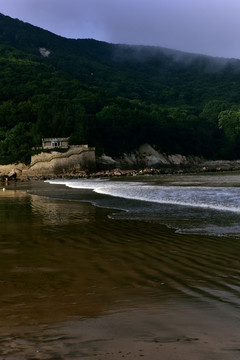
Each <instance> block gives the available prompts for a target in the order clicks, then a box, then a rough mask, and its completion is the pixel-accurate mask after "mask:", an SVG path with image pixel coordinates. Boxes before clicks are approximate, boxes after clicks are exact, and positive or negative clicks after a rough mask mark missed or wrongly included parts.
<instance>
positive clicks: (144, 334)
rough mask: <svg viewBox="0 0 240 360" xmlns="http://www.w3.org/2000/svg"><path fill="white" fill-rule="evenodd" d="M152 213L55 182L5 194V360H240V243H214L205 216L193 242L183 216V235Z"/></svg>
mask: <svg viewBox="0 0 240 360" xmlns="http://www.w3.org/2000/svg"><path fill="white" fill-rule="evenodd" d="M138 180H139V179H138ZM169 180H170V181H169ZM183 180H184V181H186V182H188V186H189V178H188V179H186V178H181V181H182V183H183V182H184V181H183ZM225 180H226V178H225V177H224V181H225ZM236 180H237V179H236V178H235V181H236ZM164 181H165V180H164V179H159V178H158V179H157V182H158V184H159V183H160V184H163V183H164ZM168 181H169V184H171V186H172V185H173V184H172V183H171V181H172V182H173V181H174V182H175V181H180V179H179V180H177V179H176V178H175V177H172V178H171V179H169V178H168ZM191 181H192V183H193V185H194V186H196V184H194V179H193V178H191ZM198 181H199V180H198ZM204 181H205V183H204V186H209V179H206V178H204ZM217 181H218V182H219V181H220V179H218V180H217ZM122 182H123V183H124V181H122ZM149 182H154V184H150V185H151V186H153V185H154V186H155V185H156V179H152V178H151V179H150V180H149V181H148V185H149ZM222 182H223V180H222ZM222 182H221V186H222ZM233 183H234V186H233V187H235V188H236V185H237V184H236V182H234V181H233V179H232V184H233ZM228 185H229V183H228ZM164 186H166V183H164ZM177 186H179V184H178V185H177ZM218 186H219V185H218ZM26 190H28V191H29V192H28V193H24V192H23V191H26ZM83 200H84V202H83ZM86 201H91V202H93V203H95V204H97V205H98V206H93V205H91V204H90V203H87V202H86ZM143 204H145V206H146V208H147V210H146V211H145V212H143V211H142V210H141V211H140V209H142V208H144V206H143ZM160 205H161V206H162V204H160ZM160 205H159V204H157V206H160ZM100 206H102V207H104V206H107V207H108V208H107V209H104V208H101V207H100ZM148 206H149V207H148ZM151 206H153V207H152V209H155V210H156V207H154V206H156V204H154V205H152V204H148V203H147V202H141V201H140V202H138V201H136V200H134V201H131V200H129V199H128V200H124V199H121V198H113V197H109V196H106V195H105V194H97V193H93V192H92V191H91V190H90V189H89V190H86V189H85V190H81V189H72V188H66V187H65V186H62V185H50V184H46V183H34V184H22V185H21V189H18V187H16V188H14V185H10V186H9V188H8V189H7V190H6V191H5V192H3V193H1V194H0V227H1V234H0V267H1V272H0V274H1V275H0V331H1V337H0V358H1V359H10V360H12V359H14V360H15V359H16V360H22V359H24V360H25V359H111V360H112V359H122V358H126V359H139V358H140V357H144V358H146V359H153V360H155V359H160V358H163V359H174V360H175V359H211V360H212V359H213V360H214V359H220V360H221V359H224V360H225V359H238V358H239V356H240V332H239V329H240V314H239V307H240V296H239V294H240V293H239V290H240V259H239V253H240V241H239V238H238V234H237V232H235V234H234V236H233V235H232V234H228V236H224V235H223V234H221V236H219V234H217V235H214V236H213V235H211V233H208V234H206V227H205V230H204V227H203V226H202V225H201V226H200V224H202V222H206V217H205V215H202V219H204V221H202V220H201V221H197V223H198V224H199V226H198V231H199V229H203V230H204V232H203V233H190V234H189V233H185V232H183V231H182V229H184V227H185V223H184V220H182V221H181V216H182V215H183V214H184V212H183V207H180V208H181V209H180V210H178V211H177V210H176V209H175V210H176V212H177V213H178V217H177V220H176V221H175V225H177V226H176V228H177V229H178V231H182V232H180V233H179V232H176V230H175V229H174V226H173V227H172V228H168V227H166V226H165V225H164V223H165V220H166V218H167V217H166V213H164V212H163V211H162V213H161V212H159V211H158V212H157V216H152V217H149V218H148V219H147V218H146V214H148V213H149V214H151V211H150V210H149V209H150V208H151ZM163 206H164V208H165V206H166V204H164V205H163ZM176 206H178V205H176ZM124 207H125V208H126V209H125V210H127V212H126V211H118V210H116V209H123V208H124ZM158 209H159V208H158ZM165 209H166V208H165ZM170 209H173V204H170V208H169V209H168V212H169V214H170V213H171V211H170ZM184 209H185V217H188V216H189V215H188V214H191V211H190V210H189V208H188V207H187V206H185V207H184ZM198 210H199V209H198ZM201 210H202V209H200V212H201ZM211 211H213V212H214V210H211ZM211 211H210V212H211ZM203 212H204V210H203ZM162 214H163V221H162V222H161V221H160V219H161V215H162ZM231 214H232V213H231ZM233 214H234V216H236V213H233ZM155 215H156V214H155ZM167 216H168V217H169V216H170V215H167ZM225 216H226V215H225ZM172 217H173V216H172ZM192 218H193V219H194V216H193V215H192ZM212 218H214V219H215V212H214V214H213V215H212ZM223 218H224V217H223ZM168 221H169V219H168ZM188 221H189V218H188ZM229 221H230V220H229ZM231 221H232V220H231ZM234 222H237V221H236V220H235V218H234ZM181 224H183V226H182V229H181ZM230 224H231V223H230ZM223 225H224V224H223ZM194 226H195V225H194ZM214 226H215V228H216V225H214ZM191 231H193V227H192V228H191Z"/></svg>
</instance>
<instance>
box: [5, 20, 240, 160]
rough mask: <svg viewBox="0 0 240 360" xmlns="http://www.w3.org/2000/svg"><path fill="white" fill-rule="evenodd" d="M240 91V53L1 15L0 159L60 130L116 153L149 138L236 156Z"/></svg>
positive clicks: (27, 151) (170, 149) (193, 151)
mask: <svg viewBox="0 0 240 360" xmlns="http://www.w3.org/2000/svg"><path fill="white" fill-rule="evenodd" d="M43 48H44V49H47V50H48V51H49V52H48V53H47V54H48V56H43V55H42V54H43V53H44V52H42V50H41V51H40V50H39V49H43ZM239 94H240V61H238V60H228V61H227V60H224V59H214V58H210V57H206V56H197V55H190V54H184V53H181V52H176V51H171V50H166V49H162V48H154V47H138V46H137V47H131V46H123V45H113V44H107V43H103V42H98V41H95V40H68V39H64V38H61V37H59V36H56V35H54V34H51V33H50V32H47V31H44V30H42V29H39V28H36V27H34V26H31V25H29V24H25V23H23V22H21V21H19V20H13V19H11V18H9V17H6V16H3V15H0V163H8V162H17V161H25V162H28V161H29V160H30V157H31V154H32V149H33V148H34V147H38V146H39V145H40V144H41V138H42V137H56V136H69V137H70V143H71V144H82V143H88V144H89V145H91V146H95V147H96V149H97V152H98V153H101V152H105V153H107V154H108V155H118V154H121V153H124V152H130V151H132V150H134V149H136V148H137V147H139V146H140V145H142V144H143V143H150V144H151V145H153V146H154V147H155V148H156V149H158V150H160V151H162V152H165V153H181V154H185V155H201V156H205V157H207V158H237V157H240V100H239Z"/></svg>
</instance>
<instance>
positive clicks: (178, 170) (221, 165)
mask: <svg viewBox="0 0 240 360" xmlns="http://www.w3.org/2000/svg"><path fill="white" fill-rule="evenodd" d="M237 171H240V161H206V162H204V163H202V164H201V165H195V166H183V165H178V166H162V167H161V168H144V169H128V170H124V169H120V168H115V169H110V170H109V169H107V170H99V171H96V172H90V171H87V170H81V171H72V172H64V173H62V174H56V175H43V174H38V175H36V174H35V175H33V176H29V175H25V176H21V175H18V176H17V175H16V174H13V175H12V176H8V175H2V176H1V181H2V182H5V181H6V178H7V179H8V181H23V182H25V181H32V180H52V179H77V178H112V177H131V176H157V175H168V174H179V175H181V174H198V173H199V174H200V173H212V172H237Z"/></svg>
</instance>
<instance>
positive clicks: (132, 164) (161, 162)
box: [97, 144, 202, 170]
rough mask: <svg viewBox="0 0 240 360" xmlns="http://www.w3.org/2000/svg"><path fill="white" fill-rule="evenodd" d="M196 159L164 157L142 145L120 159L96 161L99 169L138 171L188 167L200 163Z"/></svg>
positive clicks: (148, 146) (173, 156)
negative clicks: (164, 167)
mask: <svg viewBox="0 0 240 360" xmlns="http://www.w3.org/2000/svg"><path fill="white" fill-rule="evenodd" d="M201 161H202V160H201V159H200V158H198V157H186V156H183V155H179V154H176V155H165V154H161V153H159V152H158V151H156V150H154V149H153V147H152V146H151V145H149V144H144V145H142V146H140V148H139V149H138V150H137V151H135V152H133V153H131V154H123V156H122V157H121V158H116V159H113V158H111V157H109V156H106V155H104V156H101V157H100V158H98V159H97V165H98V168H99V169H103V170H104V169H113V168H114V167H115V168H120V169H140V168H149V167H150V168H151V167H154V168H160V167H163V166H171V165H174V166H181V165H184V166H188V165H196V164H200V163H201Z"/></svg>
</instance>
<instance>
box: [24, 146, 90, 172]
mask: <svg viewBox="0 0 240 360" xmlns="http://www.w3.org/2000/svg"><path fill="white" fill-rule="evenodd" d="M95 168H96V159H95V149H94V148H89V147H88V146H87V145H83V146H71V147H70V149H69V150H68V151H67V152H65V153H60V152H57V151H52V152H50V153H44V152H42V153H40V154H38V155H35V156H33V157H32V159H31V164H30V166H29V167H28V168H27V169H26V170H24V171H23V175H38V174H41V175H57V174H62V173H67V172H77V171H80V170H89V171H94V170H95Z"/></svg>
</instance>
